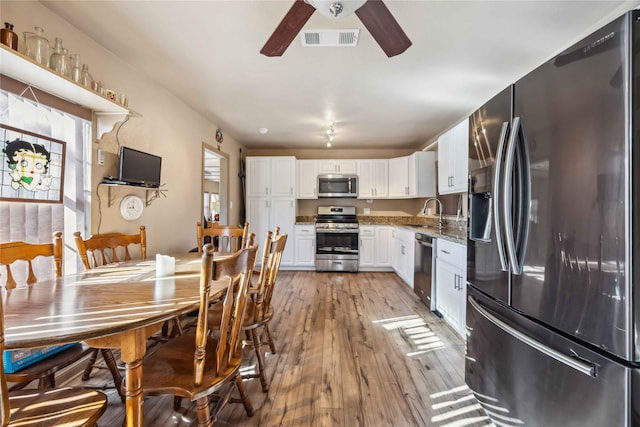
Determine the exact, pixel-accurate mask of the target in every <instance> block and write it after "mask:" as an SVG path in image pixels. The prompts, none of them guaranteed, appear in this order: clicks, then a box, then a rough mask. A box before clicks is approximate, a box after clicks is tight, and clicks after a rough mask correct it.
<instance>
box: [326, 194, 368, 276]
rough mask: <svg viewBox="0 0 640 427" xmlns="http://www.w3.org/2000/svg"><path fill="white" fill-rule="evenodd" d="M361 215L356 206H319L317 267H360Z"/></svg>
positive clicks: (351, 268) (331, 268)
mask: <svg viewBox="0 0 640 427" xmlns="http://www.w3.org/2000/svg"><path fill="white" fill-rule="evenodd" d="M359 242H360V239H359V238H358V218H357V216H356V208H355V206H318V216H317V218H316V271H350V272H354V273H355V272H357V271H358V249H359V247H358V245H359Z"/></svg>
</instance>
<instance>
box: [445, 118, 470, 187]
mask: <svg viewBox="0 0 640 427" xmlns="http://www.w3.org/2000/svg"><path fill="white" fill-rule="evenodd" d="M451 148H452V150H451V153H450V157H449V168H450V170H451V192H452V193H464V192H466V191H467V186H468V175H469V162H468V158H469V119H466V120H463V121H462V122H461V123H460V124H458V125H457V126H456V127H455V128H454V129H453V144H451Z"/></svg>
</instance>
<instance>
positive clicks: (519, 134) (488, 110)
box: [465, 11, 640, 427]
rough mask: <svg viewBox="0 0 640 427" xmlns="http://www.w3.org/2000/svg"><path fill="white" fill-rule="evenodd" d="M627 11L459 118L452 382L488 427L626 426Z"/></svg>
mask: <svg viewBox="0 0 640 427" xmlns="http://www.w3.org/2000/svg"><path fill="white" fill-rule="evenodd" d="M639 20H640V14H639V13H638V11H633V12H629V13H628V14H626V15H624V16H622V17H620V18H619V19H617V20H615V21H614V22H612V23H610V24H608V25H607V26H605V27H604V28H602V29H600V30H599V31H596V32H595V33H593V34H592V35H591V36H589V37H587V38H585V39H584V40H582V41H581V42H579V43H577V44H575V45H574V46H572V47H571V48H569V49H567V50H566V51H564V52H562V53H561V54H560V55H558V56H557V57H555V58H553V59H552V60H550V61H548V62H546V63H544V64H542V65H541V66H540V67H538V68H537V69H535V70H534V71H532V72H531V73H529V74H527V75H526V76H524V77H523V78H522V79H520V80H518V81H517V82H516V83H515V84H513V85H511V86H510V87H508V88H506V89H505V90H504V91H502V92H501V93H499V94H498V95H496V96H495V97H494V98H493V99H491V100H490V101H489V102H487V103H486V104H485V105H484V106H482V107H481V108H480V109H478V110H477V111H476V112H475V113H474V114H473V115H472V116H471V117H470V135H469V136H470V145H469V157H470V158H469V171H470V176H469V209H470V212H469V217H470V219H469V238H468V246H467V280H468V300H467V346H466V347H467V348H466V366H465V377H466V382H467V384H468V385H469V387H470V388H471V390H472V391H473V392H474V394H475V395H476V397H477V399H478V400H479V402H480V403H481V404H482V405H483V407H484V409H485V411H486V412H487V413H488V415H489V416H490V417H491V418H492V419H493V420H494V422H495V423H496V425H510V426H511V425H513V426H515V425H526V426H545V427H551V426H562V427H570V426H580V427H583V426H594V427H604V426H607V427H608V426H627V427H629V426H631V427H640V235H639V233H640V123H638V120H640V111H638V108H639V107H640V68H639V67H640V22H639Z"/></svg>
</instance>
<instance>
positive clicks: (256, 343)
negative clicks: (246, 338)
mask: <svg viewBox="0 0 640 427" xmlns="http://www.w3.org/2000/svg"><path fill="white" fill-rule="evenodd" d="M251 339H252V340H253V349H254V350H255V352H256V356H257V358H258V373H259V376H260V383H261V384H262V391H263V392H264V393H266V392H268V391H269V383H268V382H267V374H266V372H265V363H264V355H263V354H262V348H261V344H260V336H259V335H258V333H257V332H256V330H255V329H251Z"/></svg>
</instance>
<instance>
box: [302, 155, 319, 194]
mask: <svg viewBox="0 0 640 427" xmlns="http://www.w3.org/2000/svg"><path fill="white" fill-rule="evenodd" d="M319 163H320V161H319V160H296V178H297V179H296V183H297V194H296V197H297V198H298V199H317V198H318V187H317V186H318V167H319Z"/></svg>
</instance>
